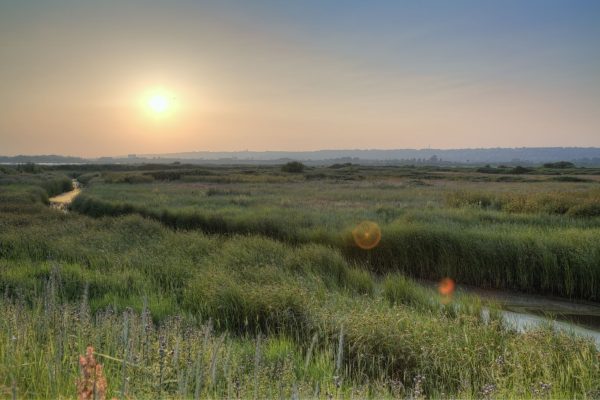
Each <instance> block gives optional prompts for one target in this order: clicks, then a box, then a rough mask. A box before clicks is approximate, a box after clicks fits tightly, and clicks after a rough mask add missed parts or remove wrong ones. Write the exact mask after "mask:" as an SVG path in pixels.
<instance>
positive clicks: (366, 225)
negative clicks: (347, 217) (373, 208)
mask: <svg viewBox="0 0 600 400" xmlns="http://www.w3.org/2000/svg"><path fill="white" fill-rule="evenodd" d="M352 237H353V238H354V243H355V244H356V245H357V246H358V247H360V248H361V249H363V250H370V249H373V248H375V247H377V245H378V244H379V241H381V229H379V225H377V224H376V223H375V222H372V221H363V222H361V223H360V224H358V225H357V226H356V228H354V229H353V230H352Z"/></svg>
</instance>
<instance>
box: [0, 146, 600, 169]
mask: <svg viewBox="0 0 600 400" xmlns="http://www.w3.org/2000/svg"><path fill="white" fill-rule="evenodd" d="M289 160H298V161H302V162H306V163H308V164H328V163H334V162H338V163H339V162H353V163H364V164H397V163H403V164H407V163H408V164H410V163H413V164H488V163H489V164H498V163H505V164H513V165H514V164H523V165H527V164H542V163H547V162H557V161H570V162H573V163H575V164H577V165H600V148H598V147H522V148H487V149H396V150H377V149H369V150H358V149H357V150H317V151H298V152H291V151H232V152H211V151H194V152H184V153H169V154H141V155H128V156H119V157H101V158H94V159H84V158H81V157H65V156H59V155H41V156H25V155H20V156H14V157H3V156H0V163H26V162H33V163H49V164H55V163H56V164H68V163H73V164H79V163H106V164H111V163H118V164H138V163H149V162H151V163H170V162H177V161H179V162H185V163H207V164H259V163H265V164H275V163H283V162H286V161H289Z"/></svg>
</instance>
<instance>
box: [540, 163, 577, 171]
mask: <svg viewBox="0 0 600 400" xmlns="http://www.w3.org/2000/svg"><path fill="white" fill-rule="evenodd" d="M544 168H560V169H563V168H575V164H573V163H572V162H568V161H559V162H555V163H546V164H544Z"/></svg>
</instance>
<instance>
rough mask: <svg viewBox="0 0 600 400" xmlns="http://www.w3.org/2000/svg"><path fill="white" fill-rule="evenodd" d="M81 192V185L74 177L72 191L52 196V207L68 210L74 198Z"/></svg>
mask: <svg viewBox="0 0 600 400" xmlns="http://www.w3.org/2000/svg"><path fill="white" fill-rule="evenodd" d="M80 192H81V186H80V185H79V182H77V180H76V179H73V190H71V191H70V192H65V193H61V194H59V195H58V196H54V197H51V198H50V199H49V200H50V207H52V208H56V209H57V210H61V211H65V212H66V211H67V208H68V206H69V204H71V202H72V201H73V199H74V198H75V197H76V196H77V195H78V194H79V193H80Z"/></svg>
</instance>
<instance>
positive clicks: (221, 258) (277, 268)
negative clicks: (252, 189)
mask: <svg viewBox="0 0 600 400" xmlns="http://www.w3.org/2000/svg"><path fill="white" fill-rule="evenodd" d="M30 189H31V187H29V186H27V187H25V186H23V187H22V188H15V187H14V186H11V188H10V189H8V190H4V187H2V188H1V190H2V191H1V192H0V196H4V197H2V198H6V199H9V200H10V202H11V204H12V205H11V206H10V207H8V206H6V207H4V206H3V208H1V209H0V217H1V218H0V294H1V295H0V396H4V397H10V396H12V394H13V393H14V396H15V397H17V398H21V397H24V398H30V397H33V398H60V397H73V396H74V395H75V391H76V385H75V382H76V379H77V377H78V376H79V368H78V365H77V357H78V356H79V355H80V354H84V353H85V351H86V348H87V347H88V346H90V345H91V346H93V347H94V349H95V351H96V354H95V358H96V360H98V361H99V362H101V363H102V364H103V365H104V373H105V376H106V378H107V382H108V390H107V395H108V396H109V397H110V396H115V397H119V398H127V397H132V398H160V397H168V398H207V397H210V398H213V397H214V398H223V397H240V398H241V397H244V398H250V397H252V398H265V397H266V398H272V397H303V398H304V397H329V398H331V397H359V398H365V397H374V398H382V397H384V398H385V397H395V398H397V397H415V396H420V395H423V396H427V397H452V398H455V397H460V398H480V397H483V396H484V393H485V395H486V396H488V394H489V392H490V391H491V392H493V393H492V394H493V395H494V396H497V397H498V398H506V397H519V398H532V397H535V396H538V395H539V393H543V394H545V395H548V396H551V397H556V398H585V397H588V398H589V397H592V398H593V397H597V396H598V395H600V386H599V385H600V384H599V382H600V357H599V353H598V350H597V348H596V347H595V346H594V344H593V343H592V342H591V341H590V340H588V339H579V338H575V337H572V336H569V335H565V334H562V333H557V332H553V331H552V330H551V329H550V328H549V327H548V328H542V329H538V330H534V331H530V332H528V333H526V334H520V333H517V332H515V331H513V330H512V329H511V328H509V327H507V326H504V324H503V322H502V320H501V319H500V318H498V317H497V315H496V314H495V313H493V312H492V313H491V317H490V318H489V319H488V318H484V316H483V314H482V313H481V310H482V304H481V302H480V301H478V300H476V299H472V298H456V299H454V300H453V301H452V302H451V303H449V304H443V303H442V302H441V299H440V298H439V296H438V294H437V293H436V292H435V291H433V290H432V289H428V288H426V287H422V286H420V285H418V284H417V283H416V282H414V281H412V280H411V279H410V278H407V277H406V276H405V275H404V274H402V273H399V271H403V270H405V271H409V272H411V273H412V274H416V275H418V274H423V275H424V276H433V275H435V274H447V275H450V276H455V277H456V279H457V280H459V281H465V280H467V279H468V278H469V277H471V278H472V277H475V278H476V279H480V280H481V282H486V279H498V276H499V275H500V274H501V273H503V274H505V275H507V278H502V279H507V281H506V285H522V287H523V288H525V289H524V290H527V287H533V288H534V289H535V290H537V289H538V288H537V286H536V285H538V284H540V285H542V283H543V282H544V280H543V279H542V278H543V277H544V276H550V275H551V274H557V273H560V271H559V269H560V268H561V266H562V265H564V264H563V262H564V260H567V261H568V262H569V263H573V264H572V268H571V269H570V270H569V272H568V273H565V274H564V275H563V279H564V280H565V281H564V283H549V285H550V287H551V288H554V289H552V290H566V288H567V287H568V288H570V289H569V290H572V291H573V293H584V294H587V293H591V291H592V290H593V287H594V286H592V285H594V283H593V280H592V279H591V278H589V277H592V278H593V277H594V276H595V275H593V274H595V273H596V272H595V269H593V268H589V269H585V268H584V267H585V266H586V265H588V263H589V262H595V261H594V260H595V258H593V257H597V254H596V253H593V251H592V252H591V253H590V252H589V251H588V248H592V249H595V247H594V244H593V241H594V238H595V237H596V236H595V235H594V233H595V231H594V229H596V228H593V227H592V228H590V227H585V228H572V229H573V237H572V238H567V239H565V238H559V237H558V236H553V235H552V234H550V233H549V234H548V235H544V236H543V237H540V238H537V237H536V236H535V235H533V234H532V233H527V230H519V229H517V233H518V235H523V236H511V235H513V234H512V233H510V230H508V229H499V230H498V232H488V233H487V235H489V236H486V235H482V238H479V236H478V233H479V231H478V230H477V229H478V228H477V227H472V228H471V229H472V230H469V229H463V230H458V229H449V228H446V229H445V228H443V227H442V228H438V229H433V227H432V225H428V224H424V225H420V223H415V222H414V221H413V222H411V221H410V220H405V221H406V222H407V223H409V222H410V223H409V224H408V225H403V224H398V223H390V224H389V225H383V227H382V228H383V238H382V241H381V244H380V245H379V246H378V247H377V248H376V249H374V250H370V251H366V252H365V251H364V250H363V251H360V252H359V251H358V250H357V248H356V247H355V246H352V245H351V244H350V242H349V241H348V240H349V238H346V237H344V236H342V235H340V234H339V233H338V234H330V233H327V231H325V232H326V233H325V234H323V235H322V236H321V237H322V238H324V240H321V243H312V242H311V241H308V242H296V243H289V242H288V241H286V240H274V239H272V238H268V237H266V236H267V235H260V236H259V235H254V234H246V235H237V234H232V235H220V234H217V235H214V234H211V235H207V234H205V233H202V232H199V231H197V230H190V229H178V230H174V229H170V228H169V227H167V226H165V224H164V223H159V222H157V221H153V220H152V219H149V218H143V217H141V216H139V215H126V216H117V217H108V216H104V217H100V218H89V217H87V216H85V215H80V214H78V213H69V214H63V213H59V212H55V211H53V210H50V209H48V208H46V207H44V206H42V203H41V200H40V199H36V198H31V197H30V195H31V192H30V191H29V190H30ZM36 190H37V189H36ZM211 197H213V198H214V197H219V196H218V195H217V196H211ZM221 197H224V196H221ZM225 197H228V196H225ZM24 199H25V200H24ZM17 203H18V204H17ZM23 204H26V205H25V206H24V205H23ZM413 217H415V218H416V215H415V214H413ZM407 218H408V215H407ZM447 223H448V224H457V225H459V224H461V223H462V222H460V221H454V222H447ZM448 226H449V227H452V226H454V225H448ZM528 235H529V236H528ZM586 235H588V236H586ZM582 240H583V241H582ZM585 240H589V242H586V241H585ZM495 242H498V244H497V245H496V246H499V247H491V246H492V244H493V243H495ZM549 244H553V246H556V247H554V248H547V246H548V245H549ZM582 244H583V245H589V247H585V249H586V250H585V251H581V252H580V253H573V254H571V253H570V252H571V251H573V250H572V249H575V248H577V246H580V245H582ZM536 246H537V247H536ZM532 249H533V250H532ZM594 251H595V250H594ZM521 253H523V254H527V255H528V257H529V258H523V259H522V260H521V259H519V258H517V259H516V260H517V261H519V260H521V261H519V263H518V264H517V267H511V266H510V265H509V264H510V262H512V261H513V259H511V258H510V257H515V256H516V255H518V254H521ZM549 254H550V255H552V254H557V257H558V255H560V256H561V257H566V258H564V259H557V260H556V263H555V264H552V262H549V261H552V258H551V257H550V256H549ZM577 254H579V255H577ZM590 254H591V255H590ZM482 255H483V258H481V257H482ZM536 255H539V257H541V258H540V259H539V260H538V259H537V258H536V257H537V256H536ZM534 256H535V257H534ZM499 257H500V258H501V259H502V260H503V261H502V263H498V262H497V260H495V259H496V258H499ZM502 257H505V258H502ZM544 257H548V259H546V258H544ZM576 257H582V260H583V261H581V263H580V264H575V261H574V260H577V258H576ZM586 257H590V258H586ZM532 260H533V261H534V264H533V265H534V267H535V268H532V271H534V272H530V271H529V270H528V269H527V268H530V265H529V262H530V261H532ZM561 260H562V261H561ZM542 261H543V262H542ZM463 263H464V265H463ZM488 263H490V265H491V266H489V265H488ZM503 263H506V264H503ZM461 265H463V266H462V267H461ZM553 265H554V266H555V267H552V266H553ZM569 265H571V264H569ZM546 266H550V267H552V268H556V270H552V269H549V270H548V271H546V272H544V270H543V268H545V267H546ZM486 268H487V269H486ZM493 268H497V269H493ZM511 268H518V269H511ZM507 271H508V272H507ZM512 271H515V274H512ZM517 271H519V274H517V273H516V272H517ZM374 272H377V273H380V272H381V273H386V274H387V276H386V277H384V279H383V281H381V276H380V275H377V274H375V273H374ZM461 274H462V275H461ZM544 274H546V275H544ZM586 274H588V275H586ZM522 277H525V279H526V280H523V278H522ZM585 277H587V279H588V280H590V281H591V283H590V282H587V283H585V282H583V280H582V279H583V278H585ZM508 279H510V280H508ZM569 279H570V280H569ZM594 279H595V278H594ZM495 282H496V283H494V284H498V281H495ZM596 282H597V281H596ZM500 284H504V283H503V281H500ZM552 285H555V286H552ZM561 285H562V286H561ZM567 285H570V286H567ZM577 291H580V292H577ZM586 291H587V292H586ZM569 293H571V292H569ZM488 307H490V305H488ZM541 384H543V386H542V385H541ZM548 388H550V389H548Z"/></svg>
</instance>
